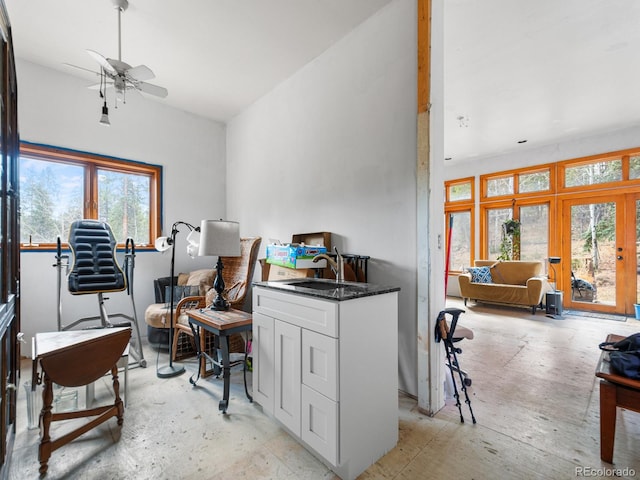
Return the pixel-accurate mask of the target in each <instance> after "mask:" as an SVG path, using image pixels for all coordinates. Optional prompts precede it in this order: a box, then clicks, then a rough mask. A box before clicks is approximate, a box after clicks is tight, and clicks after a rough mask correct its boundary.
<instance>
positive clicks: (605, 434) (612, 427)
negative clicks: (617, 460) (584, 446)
mask: <svg viewBox="0 0 640 480" xmlns="http://www.w3.org/2000/svg"><path fill="white" fill-rule="evenodd" d="M615 437H616V386H615V385H614V384H612V383H610V382H607V381H605V380H601V381H600V459H601V460H603V461H605V462H607V463H613V444H614V440H615Z"/></svg>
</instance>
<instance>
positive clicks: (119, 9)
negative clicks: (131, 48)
mask: <svg viewBox="0 0 640 480" xmlns="http://www.w3.org/2000/svg"><path fill="white" fill-rule="evenodd" d="M121 17H122V9H121V8H120V7H118V61H120V62H121V61H122V26H121Z"/></svg>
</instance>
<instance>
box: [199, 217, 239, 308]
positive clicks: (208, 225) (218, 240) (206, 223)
mask: <svg viewBox="0 0 640 480" xmlns="http://www.w3.org/2000/svg"><path fill="white" fill-rule="evenodd" d="M216 255H217V256H218V263H217V264H216V278H215V280H214V282H213V288H214V289H215V291H216V298H215V299H214V300H213V303H212V304H211V309H212V310H229V302H228V301H227V300H226V299H225V298H224V297H223V296H222V293H223V292H224V287H225V285H224V279H223V278H222V269H223V268H224V265H223V264H222V257H223V256H224V257H239V256H240V226H239V224H238V222H225V221H224V220H202V223H201V224H200V247H199V249H198V256H201V257H202V256H216Z"/></svg>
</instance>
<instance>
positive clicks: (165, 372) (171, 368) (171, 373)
mask: <svg viewBox="0 0 640 480" xmlns="http://www.w3.org/2000/svg"><path fill="white" fill-rule="evenodd" d="M184 371H185V370H184V367H183V366H182V365H175V364H172V365H165V366H164V367H160V368H159V369H158V373H157V375H158V378H171V377H177V376H178V375H182V374H183V373H184Z"/></svg>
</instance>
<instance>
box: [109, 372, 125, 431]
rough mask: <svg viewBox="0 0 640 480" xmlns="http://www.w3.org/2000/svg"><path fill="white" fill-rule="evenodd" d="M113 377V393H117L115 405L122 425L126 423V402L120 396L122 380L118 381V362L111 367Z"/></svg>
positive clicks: (119, 423) (117, 416)
mask: <svg viewBox="0 0 640 480" xmlns="http://www.w3.org/2000/svg"><path fill="white" fill-rule="evenodd" d="M111 378H112V379H113V393H114V394H115V397H116V400H115V403H114V405H115V407H116V409H117V413H116V418H117V419H118V425H120V426H122V424H123V423H124V403H123V401H122V399H121V398H120V382H119V381H118V364H115V365H114V366H113V368H112V369H111Z"/></svg>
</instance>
